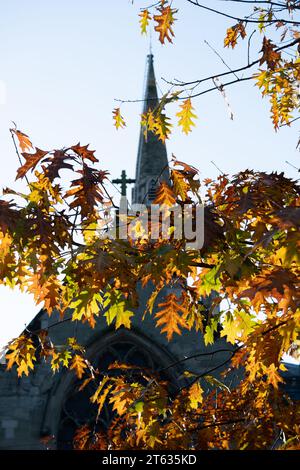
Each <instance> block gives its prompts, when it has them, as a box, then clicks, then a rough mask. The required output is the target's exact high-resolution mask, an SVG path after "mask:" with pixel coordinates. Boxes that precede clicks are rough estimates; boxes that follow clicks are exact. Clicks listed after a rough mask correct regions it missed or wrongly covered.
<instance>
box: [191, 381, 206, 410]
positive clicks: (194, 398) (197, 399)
mask: <svg viewBox="0 0 300 470" xmlns="http://www.w3.org/2000/svg"><path fill="white" fill-rule="evenodd" d="M189 401H190V407H191V408H192V409H193V410H197V408H198V406H199V405H200V404H201V403H202V402H203V389H202V387H201V386H200V384H199V382H195V383H194V384H193V385H192V386H191V387H190V388H189Z"/></svg>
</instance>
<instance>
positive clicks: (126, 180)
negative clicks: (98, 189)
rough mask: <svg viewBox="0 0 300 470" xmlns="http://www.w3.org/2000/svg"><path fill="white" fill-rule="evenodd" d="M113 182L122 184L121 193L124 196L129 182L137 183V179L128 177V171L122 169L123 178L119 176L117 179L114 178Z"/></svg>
mask: <svg viewBox="0 0 300 470" xmlns="http://www.w3.org/2000/svg"><path fill="white" fill-rule="evenodd" d="M112 183H114V184H120V185H121V194H122V196H126V193H127V184H133V183H135V180H134V179H132V178H127V176H126V171H125V170H122V173H121V178H117V179H114V180H112Z"/></svg>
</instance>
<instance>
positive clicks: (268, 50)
mask: <svg viewBox="0 0 300 470" xmlns="http://www.w3.org/2000/svg"><path fill="white" fill-rule="evenodd" d="M261 52H262V53H263V55H262V57H261V59H260V61H259V65H262V64H264V63H265V62H266V63H267V66H268V68H269V69H270V70H274V69H275V67H277V66H278V65H279V64H280V61H281V53H280V52H278V51H276V50H275V45H274V44H273V43H272V41H271V40H270V39H267V38H266V37H265V36H264V39H263V45H262V49H261Z"/></svg>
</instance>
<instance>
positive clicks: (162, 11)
mask: <svg viewBox="0 0 300 470" xmlns="http://www.w3.org/2000/svg"><path fill="white" fill-rule="evenodd" d="M157 9H158V10H159V15H154V16H153V19H154V21H155V22H156V23H157V25H156V26H155V28H154V29H155V31H157V32H158V33H159V40H160V42H161V43H162V44H164V43H165V40H166V39H167V40H168V41H169V42H173V41H172V36H173V37H174V32H173V29H172V25H173V23H174V21H175V18H174V14H175V13H177V11H178V10H176V9H174V8H171V7H170V6H169V5H168V6H162V5H161V6H160V7H158V8H157Z"/></svg>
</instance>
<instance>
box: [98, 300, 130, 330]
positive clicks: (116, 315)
mask: <svg viewBox="0 0 300 470" xmlns="http://www.w3.org/2000/svg"><path fill="white" fill-rule="evenodd" d="M133 315H134V314H133V312H131V311H130V310H127V308H126V302H125V301H119V300H117V301H115V302H113V304H112V305H111V307H110V308H109V309H108V311H107V312H105V314H104V316H105V317H106V320H107V324H108V325H111V324H112V323H113V321H115V322H116V330H117V329H118V328H120V327H121V326H124V327H125V328H130V327H131V320H130V318H131V317H132V316H133Z"/></svg>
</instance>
